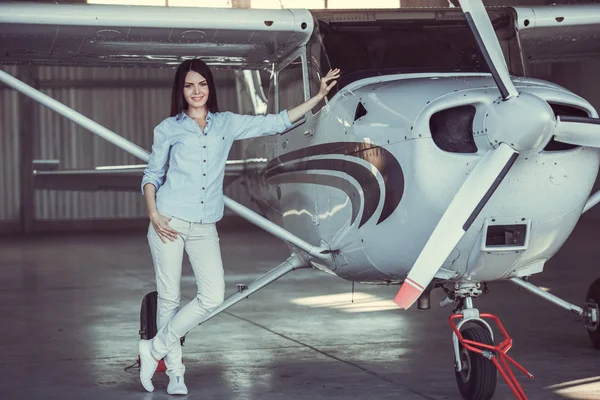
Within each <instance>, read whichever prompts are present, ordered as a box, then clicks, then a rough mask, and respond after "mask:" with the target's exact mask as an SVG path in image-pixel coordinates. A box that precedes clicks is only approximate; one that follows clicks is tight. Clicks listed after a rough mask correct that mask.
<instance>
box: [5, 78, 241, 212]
mask: <svg viewBox="0 0 600 400" xmlns="http://www.w3.org/2000/svg"><path fill="white" fill-rule="evenodd" d="M3 69H4V70H5V71H7V72H9V73H11V74H13V75H15V76H16V75H17V74H18V73H19V71H18V70H17V69H16V68H14V67H10V68H3ZM34 71H36V72H35V74H36V75H37V80H38V82H39V88H40V90H41V91H42V92H44V93H45V94H47V95H49V96H50V97H52V98H54V99H56V100H58V101H60V102H61V103H64V104H66V105H68V106H69V107H71V108H73V109H74V110H76V111H77V112H80V113H81V114H83V115H85V116H87V117H89V118H91V119H92V120H94V121H96V122H98V123H100V124H101V125H103V126H105V127H106V128H108V129H110V130H112V131H114V132H116V133H118V134H119V135H121V136H123V137H124V138H126V139H128V140H130V141H132V142H133V143H135V144H137V145H139V146H141V147H142V148H144V149H146V150H148V151H150V149H151V145H152V137H153V128H154V126H156V125H157V124H158V123H159V122H160V121H161V120H162V119H164V118H166V117H167V116H168V113H169V110H170V94H171V83H172V79H173V75H174V70H170V69H164V70H161V69H121V68H83V67H37V68H34ZM215 79H216V80H217V85H218V86H217V87H218V89H219V91H218V96H219V106H220V108H221V110H230V111H235V112H237V111H238V102H237V96H236V90H235V85H234V79H233V72H231V71H215ZM19 96H21V95H20V94H18V93H16V92H15V91H14V90H12V89H10V88H7V87H5V86H4V87H2V88H1V89H0V99H1V100H2V104H1V109H0V111H1V114H0V140H1V145H2V148H1V149H0V154H1V155H0V157H1V160H2V161H1V163H2V171H1V172H0V174H1V175H0V176H2V191H1V193H0V219H2V220H17V219H18V218H19V197H18V196H19V157H18V155H19V150H18V133H19V118H20V117H19V113H18V103H19V101H18V98H19ZM30 116H31V118H34V119H35V126H36V129H35V130H36V131H35V132H34V135H33V137H34V143H32V144H31V145H32V146H33V148H34V150H33V158H34V159H44V160H47V159H57V160H60V169H91V168H94V167H96V166H103V165H127V164H140V163H142V162H141V161H140V160H137V159H136V158H135V157H133V156H131V155H129V154H128V153H126V152H125V151H123V150H121V149H119V148H117V147H116V146H114V145H112V144H111V143H109V142H107V141H105V140H104V139H102V138H100V137H98V136H96V135H94V134H93V133H91V132H89V131H87V130H86V129H84V128H81V127H80V126H79V125H77V124H75V123H73V122H71V121H70V120H68V119H67V118H65V117H63V116H61V115H59V114H57V113H55V112H54V111H52V110H50V109H48V108H47V107H45V106H42V105H40V104H38V103H36V105H35V107H34V109H33V110H31V113H30ZM236 153H237V152H236V151H235V150H233V151H232V154H236ZM239 192H240V190H236V191H235V192H234V193H231V190H228V191H227V194H228V195H230V196H231V197H234V198H235V197H236V196H237V197H239V196H240V194H239ZM240 201H241V200H240ZM34 204H35V214H34V219H36V220H88V219H114V218H135V217H145V216H146V209H145V205H144V200H143V196H142V195H141V193H140V192H137V193H123V192H107V191H102V192H74V191H54V190H36V192H35V202H34Z"/></svg>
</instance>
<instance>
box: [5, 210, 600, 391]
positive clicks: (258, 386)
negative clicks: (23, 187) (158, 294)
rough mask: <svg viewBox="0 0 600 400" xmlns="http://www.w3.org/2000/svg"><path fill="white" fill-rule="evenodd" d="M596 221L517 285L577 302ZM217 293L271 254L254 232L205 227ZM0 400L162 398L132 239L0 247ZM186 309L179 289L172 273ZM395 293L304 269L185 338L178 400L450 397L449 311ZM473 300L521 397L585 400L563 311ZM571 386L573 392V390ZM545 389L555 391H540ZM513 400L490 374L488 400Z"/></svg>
mask: <svg viewBox="0 0 600 400" xmlns="http://www.w3.org/2000/svg"><path fill="white" fill-rule="evenodd" d="M599 231H600V224H598V223H597V222H589V221H582V222H581V223H580V224H579V225H578V227H577V228H576V231H575V233H574V235H573V236H572V237H571V239H570V240H569V242H567V244H566V246H565V247H564V248H563V249H562V250H561V252H560V253H559V254H557V256H556V257H555V258H554V259H553V260H552V261H551V262H550V263H548V264H547V266H546V271H545V273H544V274H542V275H540V276H538V277H535V279H533V280H532V281H533V282H534V283H536V284H538V285H541V286H544V287H548V288H550V290H551V291H552V292H553V293H555V294H557V295H560V296H563V297H564V298H565V299H567V300H571V301H574V302H581V301H583V300H584V296H585V292H586V291H587V287H588V285H589V284H590V283H591V282H592V281H593V280H594V279H596V278H597V277H599V276H600V269H598V267H597V262H596V260H598V258H599V256H600V246H598V245H597V244H596V241H597V238H598V232H599ZM220 233H221V244H222V251H223V258H224V262H225V267H226V274H227V275H226V278H227V290H228V293H230V292H232V291H234V290H235V285H236V284H237V283H249V282H250V281H251V280H252V279H253V278H254V277H256V276H258V275H259V274H261V273H263V272H265V271H267V270H269V269H270V268H272V267H274V266H275V265H277V264H278V263H279V262H280V261H281V260H283V259H284V258H285V257H286V256H287V251H286V246H285V245H284V244H283V243H281V242H280V241H278V240H276V239H274V238H271V237H270V236H269V235H268V234H266V233H264V232H263V231H260V230H243V231H232V230H221V231H220ZM0 252H1V254H2V258H1V259H0V274H1V279H0V303H1V304H2V307H1V310H2V316H3V321H2V324H1V325H0V338H1V340H0V353H1V354H2V358H1V359H0V388H1V389H0V390H1V392H0V399H3V400H12V399H48V400H49V399H57V400H67V399H88V400H95V399H163V398H170V396H168V395H167V394H166V384H167V378H166V376H165V375H164V374H163V373H160V374H157V375H155V379H154V382H155V386H156V391H155V392H154V393H152V394H150V393H145V392H144V391H143V389H142V387H141V385H140V384H139V381H138V370H137V369H133V370H130V371H129V372H125V371H124V368H125V367H126V366H128V365H130V364H132V363H134V362H135V360H136V357H137V343H138V340H139V335H138V329H139V310H140V302H141V299H142V297H143V296H144V295H145V294H146V293H147V292H149V291H152V290H154V283H153V282H154V276H153V270H152V264H151V259H150V253H149V250H148V247H147V243H146V241H145V232H129V233H112V234H111V233H102V234H77V235H60V236H38V237H31V238H28V239H11V238H3V239H1V240H0ZM184 274H185V277H184V283H183V291H184V294H185V295H186V301H189V299H191V297H192V296H193V295H194V293H195V287H194V281H193V278H192V275H191V269H190V268H189V264H187V260H186V265H185V268H184ZM397 289H398V288H397V287H376V286H367V285H356V287H355V294H354V299H355V302H354V303H351V301H350V300H351V290H352V286H351V283H350V282H346V281H343V280H341V279H339V278H336V277H333V276H329V275H327V274H324V273H322V272H319V271H316V270H302V271H298V272H295V273H293V274H291V275H288V276H286V277H284V278H282V279H281V280H279V281H278V282H276V283H274V284H272V285H271V286H268V287H267V288H265V289H264V290H263V291H261V292H259V293H257V294H255V295H253V296H252V297H251V298H250V299H249V300H245V301H244V302H242V303H239V304H238V305H236V306H234V307H233V308H231V309H230V310H229V312H226V313H225V314H222V315H220V316H218V317H217V318H214V319H212V320H211V321H209V322H207V323H206V324H205V325H203V326H200V327H198V328H196V329H195V330H193V331H192V332H191V333H190V334H189V335H188V338H187V342H186V346H185V347H184V361H185V363H186V365H187V373H186V382H187V384H188V387H189V389H190V394H189V395H188V398H193V399H194V398H198V399H200V398H201V399H236V400H237V399H261V400H270V399H291V400H304V399H307V400H315V399H381V400H384V399H395V400H397V399H406V400H412V399H460V398H461V397H460V395H459V392H458V390H457V387H456V382H455V377H454V372H453V369H452V363H453V360H452V348H451V339H450V337H451V336H450V328H449V327H448V322H447V317H448V315H449V314H450V312H451V308H450V307H449V308H445V309H440V308H439V307H438V306H437V305H436V301H439V300H440V299H441V297H442V295H441V293H439V292H434V296H433V299H432V300H433V304H434V305H433V307H432V309H431V310H428V311H421V310H418V309H416V307H415V308H413V309H410V310H409V311H402V310H399V309H398V308H397V307H395V306H394V305H393V303H392V302H391V300H392V299H393V297H394V295H395V293H396V291H397ZM490 289H491V291H490V293H489V294H488V295H486V296H485V297H484V298H482V299H479V300H477V301H476V303H475V304H476V305H477V306H478V307H479V308H480V309H481V310H483V311H487V312H492V313H495V314H497V315H498V316H499V317H501V318H502V321H503V323H504V324H505V326H506V328H507V329H508V331H509V332H510V333H511V334H512V335H513V337H514V339H515V344H514V346H513V349H512V350H511V351H510V354H511V355H512V356H513V357H515V359H516V360H517V361H519V362H521V363H522V364H523V365H524V366H525V367H526V368H528V369H529V370H530V371H531V372H532V373H533V374H534V375H535V378H534V379H533V380H528V379H526V378H525V377H524V376H523V375H520V374H519V375H517V376H518V377H519V380H520V381H521V382H522V383H523V386H524V388H525V391H526V393H527V394H528V397H529V398H530V399H565V398H572V399H600V352H599V351H597V350H595V349H593V348H592V347H591V346H590V343H589V340H588V337H587V333H586V331H585V330H584V328H583V326H582V324H580V323H578V322H575V321H574V318H573V317H571V316H569V315H568V314H567V313H566V312H564V311H562V310H561V309H559V308H557V307H556V306H553V305H551V304H549V303H547V302H545V301H543V300H541V299H538V298H536V297H534V296H533V295H530V294H528V293H525V292H524V291H523V290H521V289H518V288H516V287H514V286H513V285H512V284H508V283H504V282H503V283H496V284H492V285H491V286H490ZM582 379H584V380H585V381H583V382H573V381H577V380H582ZM556 385H560V386H558V387H556ZM512 398H514V397H513V396H512V394H511V393H510V391H509V390H508V387H507V386H506V384H504V382H503V381H502V380H500V383H499V387H498V390H497V392H496V397H495V399H512Z"/></svg>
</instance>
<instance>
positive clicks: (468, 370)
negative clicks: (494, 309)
mask: <svg viewBox="0 0 600 400" xmlns="http://www.w3.org/2000/svg"><path fill="white" fill-rule="evenodd" d="M599 283H600V281H599ZM479 294H481V289H480V285H479V284H476V283H471V282H467V283H457V284H456V285H455V292H454V295H453V296H452V298H453V299H458V301H459V306H458V307H457V309H456V310H454V313H453V314H452V315H451V316H450V318H449V320H448V322H449V323H450V327H451V328H452V331H453V334H452V342H453V344H454V367H455V374H456V383H457V385H458V389H459V391H460V393H461V394H462V397H463V398H464V399H465V400H490V399H491V398H492V397H493V396H494V393H495V392H496V385H497V383H498V374H500V375H502V378H504V380H505V381H506V383H507V384H508V387H509V388H510V390H511V391H512V392H513V394H514V395H515V398H517V400H527V396H526V395H525V393H524V392H523V388H522V387H521V385H520V384H519V382H518V381H517V378H516V377H515V375H514V373H513V371H512V370H511V367H510V366H509V364H512V366H514V367H516V368H517V369H518V370H520V371H521V372H523V373H524V374H525V375H527V376H528V377H529V378H533V375H531V374H530V373H529V372H528V371H527V370H526V369H525V368H523V367H522V366H521V365H520V364H519V363H517V362H516V361H515V360H513V359H512V357H510V356H509V355H508V354H506V353H507V352H508V350H510V348H511V347H512V339H511V337H510V336H509V335H508V332H506V329H504V326H503V325H502V323H501V322H500V320H499V319H498V317H496V316H495V315H492V314H488V313H482V314H480V313H479V310H478V309H476V308H475V307H474V306H473V298H474V297H476V296H478V295H479ZM487 320H491V321H493V322H494V323H495V324H496V325H497V327H498V329H499V331H500V333H501V334H502V335H503V336H504V340H502V341H501V342H500V343H499V344H495V343H494V334H493V332H492V328H491V326H490V325H489V324H488V322H487Z"/></svg>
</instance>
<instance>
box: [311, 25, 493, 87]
mask: <svg viewBox="0 0 600 400" xmlns="http://www.w3.org/2000/svg"><path fill="white" fill-rule="evenodd" d="M318 27H319V32H320V34H321V37H322V42H323V47H324V52H325V53H326V54H327V57H328V61H329V64H330V65H331V66H333V67H334V68H340V69H341V71H342V72H341V77H340V79H339V81H338V85H337V90H339V89H341V88H343V87H344V86H346V85H348V84H350V83H352V82H354V81H356V80H359V79H364V78H368V77H372V76H379V75H387V74H395V73H427V72H458V71H460V72H489V69H488V67H487V65H486V63H485V60H484V58H483V56H482V55H481V52H480V51H479V48H478V47H477V43H476V41H475V38H474V37H473V34H472V33H471V31H470V29H469V28H468V26H467V25H466V22H465V21H428V22H419V21H418V20H410V21H407V20H393V21H372V22H356V23H350V22H344V23H336V22H331V23H326V22H323V21H319V25H318ZM322 71H323V69H322ZM323 72H324V73H327V71H323ZM333 92H334V91H332V93H330V96H333V94H334V93H333Z"/></svg>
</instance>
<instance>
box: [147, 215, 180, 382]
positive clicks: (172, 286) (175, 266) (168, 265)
mask: <svg viewBox="0 0 600 400" xmlns="http://www.w3.org/2000/svg"><path fill="white" fill-rule="evenodd" d="M169 225H170V226H171V228H173V229H175V230H176V231H178V232H179V236H178V237H177V239H176V240H175V241H173V242H171V241H167V243H163V241H162V240H161V238H160V237H159V236H158V234H157V233H156V231H155V230H154V227H153V226H152V224H150V227H149V229H148V243H149V245H150V252H151V254H152V259H153V261H154V270H155V272H156V288H157V292H158V304H157V312H156V324H157V328H158V330H160V329H161V328H162V327H163V326H165V325H166V324H167V323H168V322H169V321H170V320H171V318H173V316H175V314H177V310H178V308H179V304H180V300H181V266H182V261H183V249H184V240H185V237H186V236H187V231H188V229H189V223H187V222H185V221H181V220H178V219H175V218H173V219H171V221H170V222H169ZM181 357H182V356H181V346H174V347H173V349H172V350H171V351H169V353H168V354H167V355H166V356H165V357H164V358H165V365H166V367H167V375H169V376H182V375H183V373H184V372H185V367H184V365H183V362H182V360H181Z"/></svg>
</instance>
